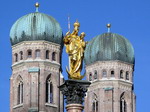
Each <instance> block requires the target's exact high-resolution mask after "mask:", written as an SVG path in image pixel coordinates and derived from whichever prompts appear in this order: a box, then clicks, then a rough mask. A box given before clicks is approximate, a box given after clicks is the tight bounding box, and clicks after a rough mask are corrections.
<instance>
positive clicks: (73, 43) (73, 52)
mask: <svg viewBox="0 0 150 112" xmlns="http://www.w3.org/2000/svg"><path fill="white" fill-rule="evenodd" d="M79 27H80V23H79V22H78V21H76V22H75V23H74V30H73V32H72V33H70V31H68V32H67V33H66V36H65V37H64V39H63V41H64V44H65V46H66V52H67V53H68V55H69V68H70V69H69V70H68V68H66V71H67V73H68V77H69V78H70V79H75V80H81V79H82V78H83V77H84V75H81V74H80V73H81V71H82V63H83V58H84V50H85V46H86V43H85V41H84V37H85V33H84V32H82V33H81V34H80V36H79V35H78V32H79Z"/></svg>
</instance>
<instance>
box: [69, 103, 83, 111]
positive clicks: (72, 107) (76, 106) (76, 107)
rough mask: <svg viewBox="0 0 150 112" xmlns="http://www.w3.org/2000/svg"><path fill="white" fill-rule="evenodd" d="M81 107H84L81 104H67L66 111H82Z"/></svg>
mask: <svg viewBox="0 0 150 112" xmlns="http://www.w3.org/2000/svg"><path fill="white" fill-rule="evenodd" d="M83 109H84V107H83V105H81V104H68V105H67V106H66V110H67V112H82V111H83Z"/></svg>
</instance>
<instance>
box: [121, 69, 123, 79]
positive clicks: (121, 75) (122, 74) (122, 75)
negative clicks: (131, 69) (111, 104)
mask: <svg viewBox="0 0 150 112" xmlns="http://www.w3.org/2000/svg"><path fill="white" fill-rule="evenodd" d="M120 79H123V70H120Z"/></svg>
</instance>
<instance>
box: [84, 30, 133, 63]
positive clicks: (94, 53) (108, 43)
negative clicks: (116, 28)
mask: <svg viewBox="0 0 150 112" xmlns="http://www.w3.org/2000/svg"><path fill="white" fill-rule="evenodd" d="M84 60H85V64H86V65H88V64H91V63H94V62H96V61H112V60H120V61H123V62H128V63H131V64H134V49H133V47H132V45H131V43H130V42H129V41H128V40H127V39H126V38H124V37H123V36H121V35H118V34H115V33H104V34H102V35H98V36H96V37H95V38H93V39H92V40H91V41H89V42H88V44H87V46H86V49H85V54H84Z"/></svg>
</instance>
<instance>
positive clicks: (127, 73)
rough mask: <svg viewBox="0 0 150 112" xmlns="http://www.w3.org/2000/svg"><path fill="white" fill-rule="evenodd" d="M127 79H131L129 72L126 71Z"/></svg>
mask: <svg viewBox="0 0 150 112" xmlns="http://www.w3.org/2000/svg"><path fill="white" fill-rule="evenodd" d="M126 80H129V72H128V71H127V72H126Z"/></svg>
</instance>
